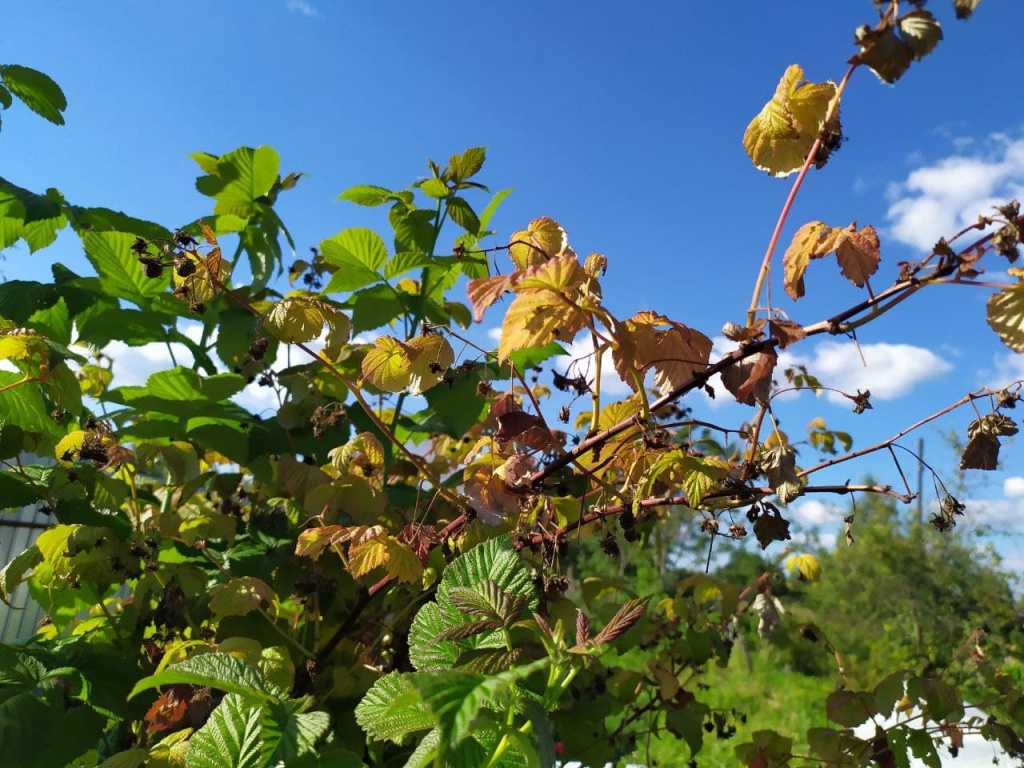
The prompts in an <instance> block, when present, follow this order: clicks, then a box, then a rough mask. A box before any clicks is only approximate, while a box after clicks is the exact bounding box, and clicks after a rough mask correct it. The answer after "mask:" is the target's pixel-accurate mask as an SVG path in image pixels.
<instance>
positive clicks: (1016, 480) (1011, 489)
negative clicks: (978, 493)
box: [1003, 475, 1024, 499]
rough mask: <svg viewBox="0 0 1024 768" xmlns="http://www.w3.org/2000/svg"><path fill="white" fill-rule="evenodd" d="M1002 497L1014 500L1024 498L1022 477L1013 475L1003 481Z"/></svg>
mask: <svg viewBox="0 0 1024 768" xmlns="http://www.w3.org/2000/svg"><path fill="white" fill-rule="evenodd" d="M1003 496H1006V497H1007V498H1009V499H1016V498H1020V497H1021V496H1024V477H1020V476H1019V475H1015V476H1013V477H1008V478H1006V479H1005V480H1003Z"/></svg>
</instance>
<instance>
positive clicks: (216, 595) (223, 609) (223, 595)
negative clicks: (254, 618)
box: [210, 576, 274, 617]
mask: <svg viewBox="0 0 1024 768" xmlns="http://www.w3.org/2000/svg"><path fill="white" fill-rule="evenodd" d="M273 597H274V590H272V589H271V588H270V586H269V585H268V584H267V583H266V582H265V581H262V580H260V579H257V578H255V577H253V576H240V577H238V578H235V579H231V581H229V582H227V583H226V584H217V585H216V586H214V587H211V588H210V611H211V612H212V613H213V614H214V616H219V617H224V616H245V614H247V613H250V612H251V611H254V610H256V608H258V607H259V605H260V603H262V602H263V601H264V600H272V599H273Z"/></svg>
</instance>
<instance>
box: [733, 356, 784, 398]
mask: <svg viewBox="0 0 1024 768" xmlns="http://www.w3.org/2000/svg"><path fill="white" fill-rule="evenodd" d="M778 359H779V357H778V355H776V354H775V350H773V349H770V348H769V349H766V350H764V351H763V352H757V353H756V354H753V355H751V356H750V357H748V358H745V359H744V360H740V361H739V362H738V363H736V364H735V365H731V366H729V367H728V368H726V369H725V370H724V371H722V383H723V384H724V385H725V388H726V389H728V390H729V391H730V392H731V393H732V394H733V397H735V398H736V400H737V401H738V402H740V403H743V404H744V405H754V404H755V403H767V402H768V396H769V395H770V394H771V386H772V372H773V371H774V370H775V364H776V363H777V362H778Z"/></svg>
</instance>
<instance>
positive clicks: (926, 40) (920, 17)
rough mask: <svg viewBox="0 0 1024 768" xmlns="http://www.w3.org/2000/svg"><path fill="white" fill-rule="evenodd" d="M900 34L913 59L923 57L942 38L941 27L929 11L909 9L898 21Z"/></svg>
mask: <svg viewBox="0 0 1024 768" xmlns="http://www.w3.org/2000/svg"><path fill="white" fill-rule="evenodd" d="M899 27H900V34H901V35H902V36H903V40H904V42H905V43H906V44H907V47H908V48H910V52H911V54H912V55H913V57H914V58H915V59H923V58H924V57H925V56H927V55H928V54H929V53H931V52H932V51H933V50H934V49H935V46H937V45H938V44H939V41H940V40H942V29H941V28H940V27H939V23H938V22H937V21H936V20H935V17H934V16H932V14H931V13H930V12H929V11H925V10H917V11H911V12H910V13H908V14H907V15H906V16H904V17H903V18H902V19H900V22H899Z"/></svg>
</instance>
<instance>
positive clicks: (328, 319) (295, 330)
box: [264, 296, 352, 360]
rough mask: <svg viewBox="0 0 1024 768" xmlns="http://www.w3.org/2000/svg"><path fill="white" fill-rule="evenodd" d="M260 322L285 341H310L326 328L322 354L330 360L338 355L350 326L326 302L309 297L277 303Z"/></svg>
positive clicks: (293, 342) (291, 298) (291, 342)
mask: <svg viewBox="0 0 1024 768" xmlns="http://www.w3.org/2000/svg"><path fill="white" fill-rule="evenodd" d="M264 325H266V326H267V328H269V329H270V330H271V332H272V333H273V334H274V336H276V337H277V338H278V339H280V340H281V341H284V342H287V343H289V344H295V343H299V344H305V343H307V342H310V341H313V340H314V339H316V338H318V337H319V336H320V334H321V333H323V331H324V328H325V327H326V328H327V337H326V346H325V349H324V354H325V355H326V356H327V357H328V358H330V359H331V360H334V359H336V358H337V357H338V355H339V354H340V352H341V348H342V347H343V346H344V344H345V342H347V341H348V336H349V332H350V331H351V328H352V324H351V323H350V322H349V319H348V317H346V316H345V315H343V314H342V313H341V312H339V311H338V310H337V309H335V308H334V307H332V306H331V305H330V304H328V303H327V302H325V301H322V300H320V299H314V298H312V297H309V296H293V297H289V298H285V299H282V300H281V301H279V302H277V304H275V305H274V307H273V308H272V309H271V310H270V312H269V313H268V314H267V316H266V319H265V320H264Z"/></svg>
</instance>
